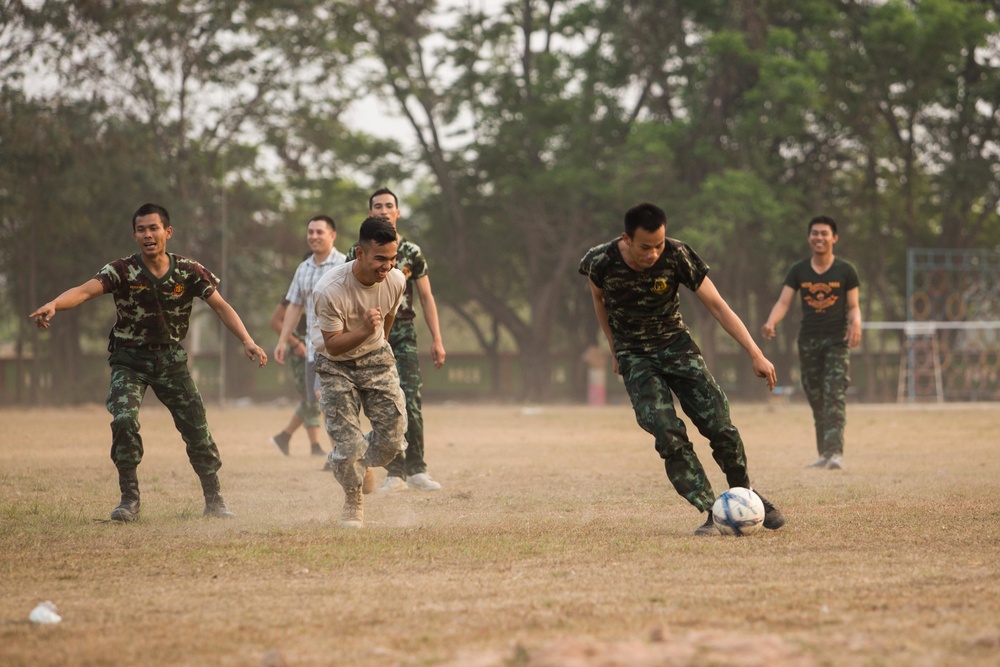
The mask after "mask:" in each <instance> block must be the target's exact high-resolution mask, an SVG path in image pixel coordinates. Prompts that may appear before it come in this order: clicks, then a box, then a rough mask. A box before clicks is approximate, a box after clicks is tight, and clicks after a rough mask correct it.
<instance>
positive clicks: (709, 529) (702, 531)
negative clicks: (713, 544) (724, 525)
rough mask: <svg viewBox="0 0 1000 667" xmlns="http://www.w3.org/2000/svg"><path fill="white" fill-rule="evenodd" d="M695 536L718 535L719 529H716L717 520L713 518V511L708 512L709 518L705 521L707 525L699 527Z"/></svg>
mask: <svg viewBox="0 0 1000 667" xmlns="http://www.w3.org/2000/svg"><path fill="white" fill-rule="evenodd" d="M694 534H695V535H718V534H719V529H718V528H716V527H715V519H713V518H712V510H708V517H707V518H706V519H705V523H703V524H701V525H700V526H698V529H697V530H696V531H694Z"/></svg>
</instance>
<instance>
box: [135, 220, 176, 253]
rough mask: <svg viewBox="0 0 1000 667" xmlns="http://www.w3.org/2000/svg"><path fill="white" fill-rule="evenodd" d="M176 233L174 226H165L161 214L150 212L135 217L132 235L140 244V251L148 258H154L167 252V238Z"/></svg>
mask: <svg viewBox="0 0 1000 667" xmlns="http://www.w3.org/2000/svg"><path fill="white" fill-rule="evenodd" d="M173 235H174V228H173V227H170V226H164V225H163V221H162V220H161V219H160V216H159V214H157V213H150V214H149V215H143V216H141V217H138V218H136V219H135V224H134V231H133V232H132V236H133V237H134V238H135V242H136V243H137V244H139V251H140V252H141V253H142V256H143V257H144V258H146V259H154V258H156V257H159V256H160V255H163V254H165V253H166V252H167V239H169V238H170V237H171V236H173Z"/></svg>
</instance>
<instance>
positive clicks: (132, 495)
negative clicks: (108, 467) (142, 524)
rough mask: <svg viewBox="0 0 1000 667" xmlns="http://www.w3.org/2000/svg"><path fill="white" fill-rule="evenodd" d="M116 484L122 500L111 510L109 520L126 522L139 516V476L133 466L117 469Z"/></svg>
mask: <svg viewBox="0 0 1000 667" xmlns="http://www.w3.org/2000/svg"><path fill="white" fill-rule="evenodd" d="M118 486H119V488H121V491H122V501H121V502H120V503H119V504H118V507H116V508H114V509H113V510H111V520H112V521H121V522H122V523H128V522H130V521H135V520H136V519H138V518H139V477H138V475H136V472H135V468H128V469H119V470H118Z"/></svg>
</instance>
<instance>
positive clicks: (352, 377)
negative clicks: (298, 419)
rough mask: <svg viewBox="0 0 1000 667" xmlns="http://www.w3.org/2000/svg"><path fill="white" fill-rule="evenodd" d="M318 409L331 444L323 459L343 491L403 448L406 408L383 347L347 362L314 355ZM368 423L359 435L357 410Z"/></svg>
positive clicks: (388, 350)
mask: <svg viewBox="0 0 1000 667" xmlns="http://www.w3.org/2000/svg"><path fill="white" fill-rule="evenodd" d="M315 362H316V375H317V377H319V385H320V401H319V402H320V408H321V409H322V410H323V414H324V415H325V416H326V431H327V433H328V434H329V435H330V439H331V440H332V441H333V443H334V445H333V449H332V450H331V451H330V455H329V457H328V460H329V462H330V465H331V466H332V468H333V475H334V477H336V479H337V481H338V482H340V484H341V486H343V487H344V489H355V488H357V487H359V486H360V485H361V483H362V481H363V480H364V476H365V470H366V469H367V468H372V467H378V466H384V465H385V464H387V463H388V462H389V461H391V460H392V459H393V458H395V457H396V455H397V454H399V452H401V451H402V450H403V448H404V447H405V446H406V441H405V440H404V439H403V434H404V433H405V432H406V404H405V399H404V398H403V390H402V389H400V387H399V375H398V374H397V373H396V361H395V359H393V356H392V349H391V348H390V347H389V345H388V343H385V344H384V345H383V346H382V347H381V348H379V349H378V350H375V351H374V352H369V353H368V354H366V355H364V356H362V357H360V358H358V359H351V360H347V361H332V360H331V359H329V358H327V357H326V356H324V355H322V354H317V355H316V357H315ZM362 409H364V411H365V416H366V417H367V418H368V421H369V422H371V425H372V430H371V431H370V432H369V433H367V434H366V433H363V432H362V431H361V419H360V417H361V410H362Z"/></svg>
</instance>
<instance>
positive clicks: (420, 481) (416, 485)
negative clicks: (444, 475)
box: [406, 472, 441, 491]
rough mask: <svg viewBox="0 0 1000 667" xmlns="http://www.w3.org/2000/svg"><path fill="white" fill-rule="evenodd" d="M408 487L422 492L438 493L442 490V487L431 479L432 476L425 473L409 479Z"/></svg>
mask: <svg viewBox="0 0 1000 667" xmlns="http://www.w3.org/2000/svg"><path fill="white" fill-rule="evenodd" d="M406 485H407V486H408V487H410V488H411V489H420V490H421V491H437V490H438V489H440V488H441V485H440V484H438V483H437V482H435V481H434V480H433V479H431V476H430V475H428V474H427V473H425V472H421V473H417V474H416V475H410V476H409V477H407V478H406Z"/></svg>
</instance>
